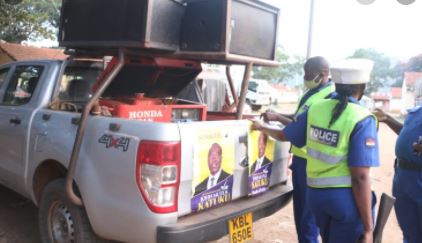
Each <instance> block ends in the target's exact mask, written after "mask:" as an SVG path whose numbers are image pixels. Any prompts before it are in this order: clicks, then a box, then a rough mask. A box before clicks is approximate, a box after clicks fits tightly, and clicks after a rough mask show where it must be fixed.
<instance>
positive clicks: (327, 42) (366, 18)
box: [264, 0, 422, 61]
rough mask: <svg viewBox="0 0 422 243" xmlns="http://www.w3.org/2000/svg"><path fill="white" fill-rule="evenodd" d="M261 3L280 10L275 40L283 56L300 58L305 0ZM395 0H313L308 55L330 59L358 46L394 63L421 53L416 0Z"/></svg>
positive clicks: (421, 7) (420, 8)
mask: <svg viewBox="0 0 422 243" xmlns="http://www.w3.org/2000/svg"><path fill="white" fill-rule="evenodd" d="M264 1H265V2H268V3H270V4H272V5H275V6H277V7H279V8H280V22H279V31H278V34H279V44H281V45H282V46H283V47H284V48H285V51H286V52H287V54H289V55H300V56H304V57H305V56H306V49H307V40H308V23H309V9H310V2H311V0H264ZM360 1H364V0H360ZM399 1H403V0H375V1H374V2H373V3H372V4H369V5H363V4H361V3H359V0H314V6H315V8H314V22H313V23H314V24H313V26H314V28H313V35H312V49H311V56H316V55H321V56H324V57H326V58H327V59H328V60H329V61H336V60H340V59H343V58H346V57H348V56H350V55H352V54H353V52H354V50H356V49H358V48H374V49H375V50H377V51H379V52H382V53H384V54H385V55H387V56H389V57H391V58H393V60H398V61H406V60H407V59H408V58H410V57H412V56H415V55H418V54H422V31H421V26H420V25H421V24H422V0H414V2H413V3H412V4H409V5H402V4H400V3H399Z"/></svg>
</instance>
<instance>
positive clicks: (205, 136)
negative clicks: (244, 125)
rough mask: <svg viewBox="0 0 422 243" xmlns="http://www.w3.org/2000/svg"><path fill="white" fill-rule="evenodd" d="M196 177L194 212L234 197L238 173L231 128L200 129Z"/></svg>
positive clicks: (196, 149) (193, 185)
mask: <svg viewBox="0 0 422 243" xmlns="http://www.w3.org/2000/svg"><path fill="white" fill-rule="evenodd" d="M195 134H197V135H196V141H194V170H193V178H192V191H193V195H192V199H191V209H192V212H200V211H203V210H206V209H209V208H212V207H216V206H219V205H221V204H224V203H226V202H228V201H230V200H231V198H232V188H233V173H234V162H233V161H234V153H235V150H234V138H233V137H232V136H231V135H230V131H229V130H225V129H221V128H215V129H203V130H197V131H196V133H195Z"/></svg>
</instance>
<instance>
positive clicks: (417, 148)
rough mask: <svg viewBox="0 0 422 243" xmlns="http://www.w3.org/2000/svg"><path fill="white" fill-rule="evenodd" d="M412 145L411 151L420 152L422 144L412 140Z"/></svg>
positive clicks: (421, 151)
mask: <svg viewBox="0 0 422 243" xmlns="http://www.w3.org/2000/svg"><path fill="white" fill-rule="evenodd" d="M412 147H413V152H416V153H419V154H420V153H422V144H421V143H417V142H414V143H413V144H412Z"/></svg>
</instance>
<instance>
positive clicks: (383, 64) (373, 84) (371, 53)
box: [351, 48, 400, 94]
mask: <svg viewBox="0 0 422 243" xmlns="http://www.w3.org/2000/svg"><path fill="white" fill-rule="evenodd" d="M351 57H354V58H366V59H370V60H372V61H373V62H374V68H373V70H372V74H371V81H370V82H369V83H368V85H367V87H366V91H365V92H366V93H368V94H369V93H371V92H374V91H377V90H378V89H379V88H382V87H384V86H386V85H388V84H389V83H390V82H392V81H393V80H394V79H395V78H396V77H397V76H400V74H398V72H400V70H393V69H392V68H391V62H390V59H389V58H388V57H387V56H385V55H384V54H383V53H381V52H378V51H376V50H375V49H372V48H370V49H362V48H361V49H357V50H356V51H355V53H354V54H353V55H352V56H351Z"/></svg>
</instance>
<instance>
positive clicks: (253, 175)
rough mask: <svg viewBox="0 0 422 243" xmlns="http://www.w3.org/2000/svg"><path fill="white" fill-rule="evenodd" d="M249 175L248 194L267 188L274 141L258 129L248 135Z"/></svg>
mask: <svg viewBox="0 0 422 243" xmlns="http://www.w3.org/2000/svg"><path fill="white" fill-rule="evenodd" d="M248 140H249V146H248V155H249V158H251V159H250V160H249V177H248V186H249V187H248V194H249V195H250V196H253V195H258V194H260V193H263V192H265V191H267V190H268V188H269V185H270V177H271V170H272V165H273V160H274V146H275V141H274V140H273V139H272V138H270V137H269V136H266V135H265V134H264V133H262V132H260V131H251V132H250V133H249V136H248Z"/></svg>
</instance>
